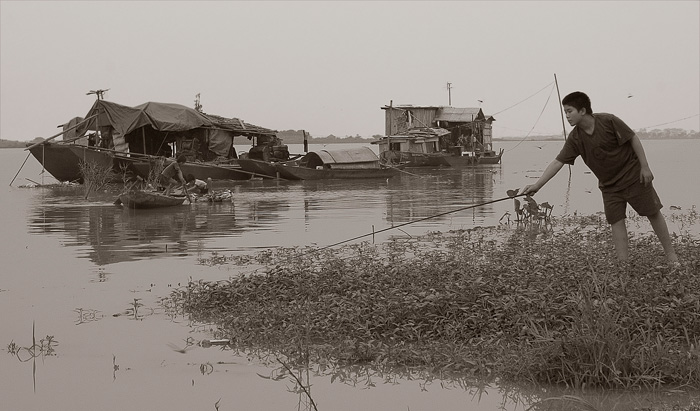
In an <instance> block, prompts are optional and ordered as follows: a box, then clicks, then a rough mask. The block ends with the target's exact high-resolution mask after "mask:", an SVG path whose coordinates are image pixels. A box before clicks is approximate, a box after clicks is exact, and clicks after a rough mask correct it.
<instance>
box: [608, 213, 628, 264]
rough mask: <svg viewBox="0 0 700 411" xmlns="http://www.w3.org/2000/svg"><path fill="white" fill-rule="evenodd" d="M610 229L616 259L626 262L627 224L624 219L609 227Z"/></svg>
mask: <svg viewBox="0 0 700 411" xmlns="http://www.w3.org/2000/svg"><path fill="white" fill-rule="evenodd" d="M610 227H611V228H612V238H613V243H614V244H615V251H616V252H617V259H618V260H620V261H627V259H628V258H629V239H628V238H627V224H626V223H625V219H624V218H623V219H621V220H620V221H618V222H616V223H613V224H611V225H610Z"/></svg>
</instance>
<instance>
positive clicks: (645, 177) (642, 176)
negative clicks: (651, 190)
mask: <svg viewBox="0 0 700 411" xmlns="http://www.w3.org/2000/svg"><path fill="white" fill-rule="evenodd" d="M652 180H654V174H652V173H651V169H650V168H649V166H646V167H642V170H641V171H640V172H639V182H640V183H642V184H644V186H645V187H646V186H648V185H649V184H650V183H651V182H652Z"/></svg>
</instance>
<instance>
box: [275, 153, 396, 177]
mask: <svg viewBox="0 0 700 411" xmlns="http://www.w3.org/2000/svg"><path fill="white" fill-rule="evenodd" d="M402 167H403V166H391V165H386V164H382V163H381V162H380V159H379V157H377V155H376V154H375V153H374V151H372V149H370V148H369V147H360V148H356V149H349V150H320V151H312V152H309V153H307V154H306V155H304V156H303V157H302V158H301V159H300V160H299V164H298V165H291V164H284V163H278V164H276V165H275V168H276V170H277V172H278V173H279V175H280V177H282V178H284V179H287V180H323V179H362V178H390V177H393V176H395V175H396V174H398V173H400V172H401V168H402Z"/></svg>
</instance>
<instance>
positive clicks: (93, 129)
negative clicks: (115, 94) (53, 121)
mask: <svg viewBox="0 0 700 411" xmlns="http://www.w3.org/2000/svg"><path fill="white" fill-rule="evenodd" d="M85 118H86V119H89V120H88V121H86V122H85V123H83V124H82V125H81V126H80V127H78V128H76V129H75V131H76V135H77V136H86V135H87V137H88V138H87V139H84V138H82V139H81V138H78V139H76V140H75V141H74V143H75V144H82V145H87V146H95V147H99V148H104V149H110V150H113V151H115V152H117V153H125V154H127V153H128V154H131V155H145V156H164V157H177V156H178V155H180V154H184V155H185V156H186V157H187V160H188V162H213V163H227V162H232V161H235V159H236V158H238V154H237V153H236V150H235V148H234V147H233V141H234V137H246V138H248V139H249V140H252V139H264V140H265V141H274V139H275V138H276V133H277V132H276V131H275V130H270V129H267V128H263V127H259V126H256V125H253V124H249V123H245V122H243V121H242V120H239V119H237V118H225V117H221V116H217V115H213V114H207V113H204V112H201V111H198V110H195V109H192V108H189V107H186V106H183V105H180V104H172V103H155V102H148V103H145V104H141V105H138V106H135V107H128V106H124V105H121V104H117V103H113V102H109V101H106V100H96V101H95V103H94V105H93V106H92V108H91V109H90V111H88V113H87V114H86V116H85ZM71 122H75V119H73V120H71ZM64 129H65V128H64ZM277 141H279V140H277Z"/></svg>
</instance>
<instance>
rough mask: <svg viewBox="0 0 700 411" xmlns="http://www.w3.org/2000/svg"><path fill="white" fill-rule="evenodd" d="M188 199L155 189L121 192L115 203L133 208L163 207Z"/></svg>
mask: <svg viewBox="0 0 700 411" xmlns="http://www.w3.org/2000/svg"><path fill="white" fill-rule="evenodd" d="M186 199H187V196H185V195H165V194H163V193H160V192H155V191H143V190H135V191H129V192H126V193H123V194H121V195H120V196H119V198H118V200H117V201H116V202H115V204H117V205H119V204H121V205H122V206H124V207H127V208H133V209H146V208H162V207H173V206H179V205H182V203H184V202H185V200H186Z"/></svg>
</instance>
